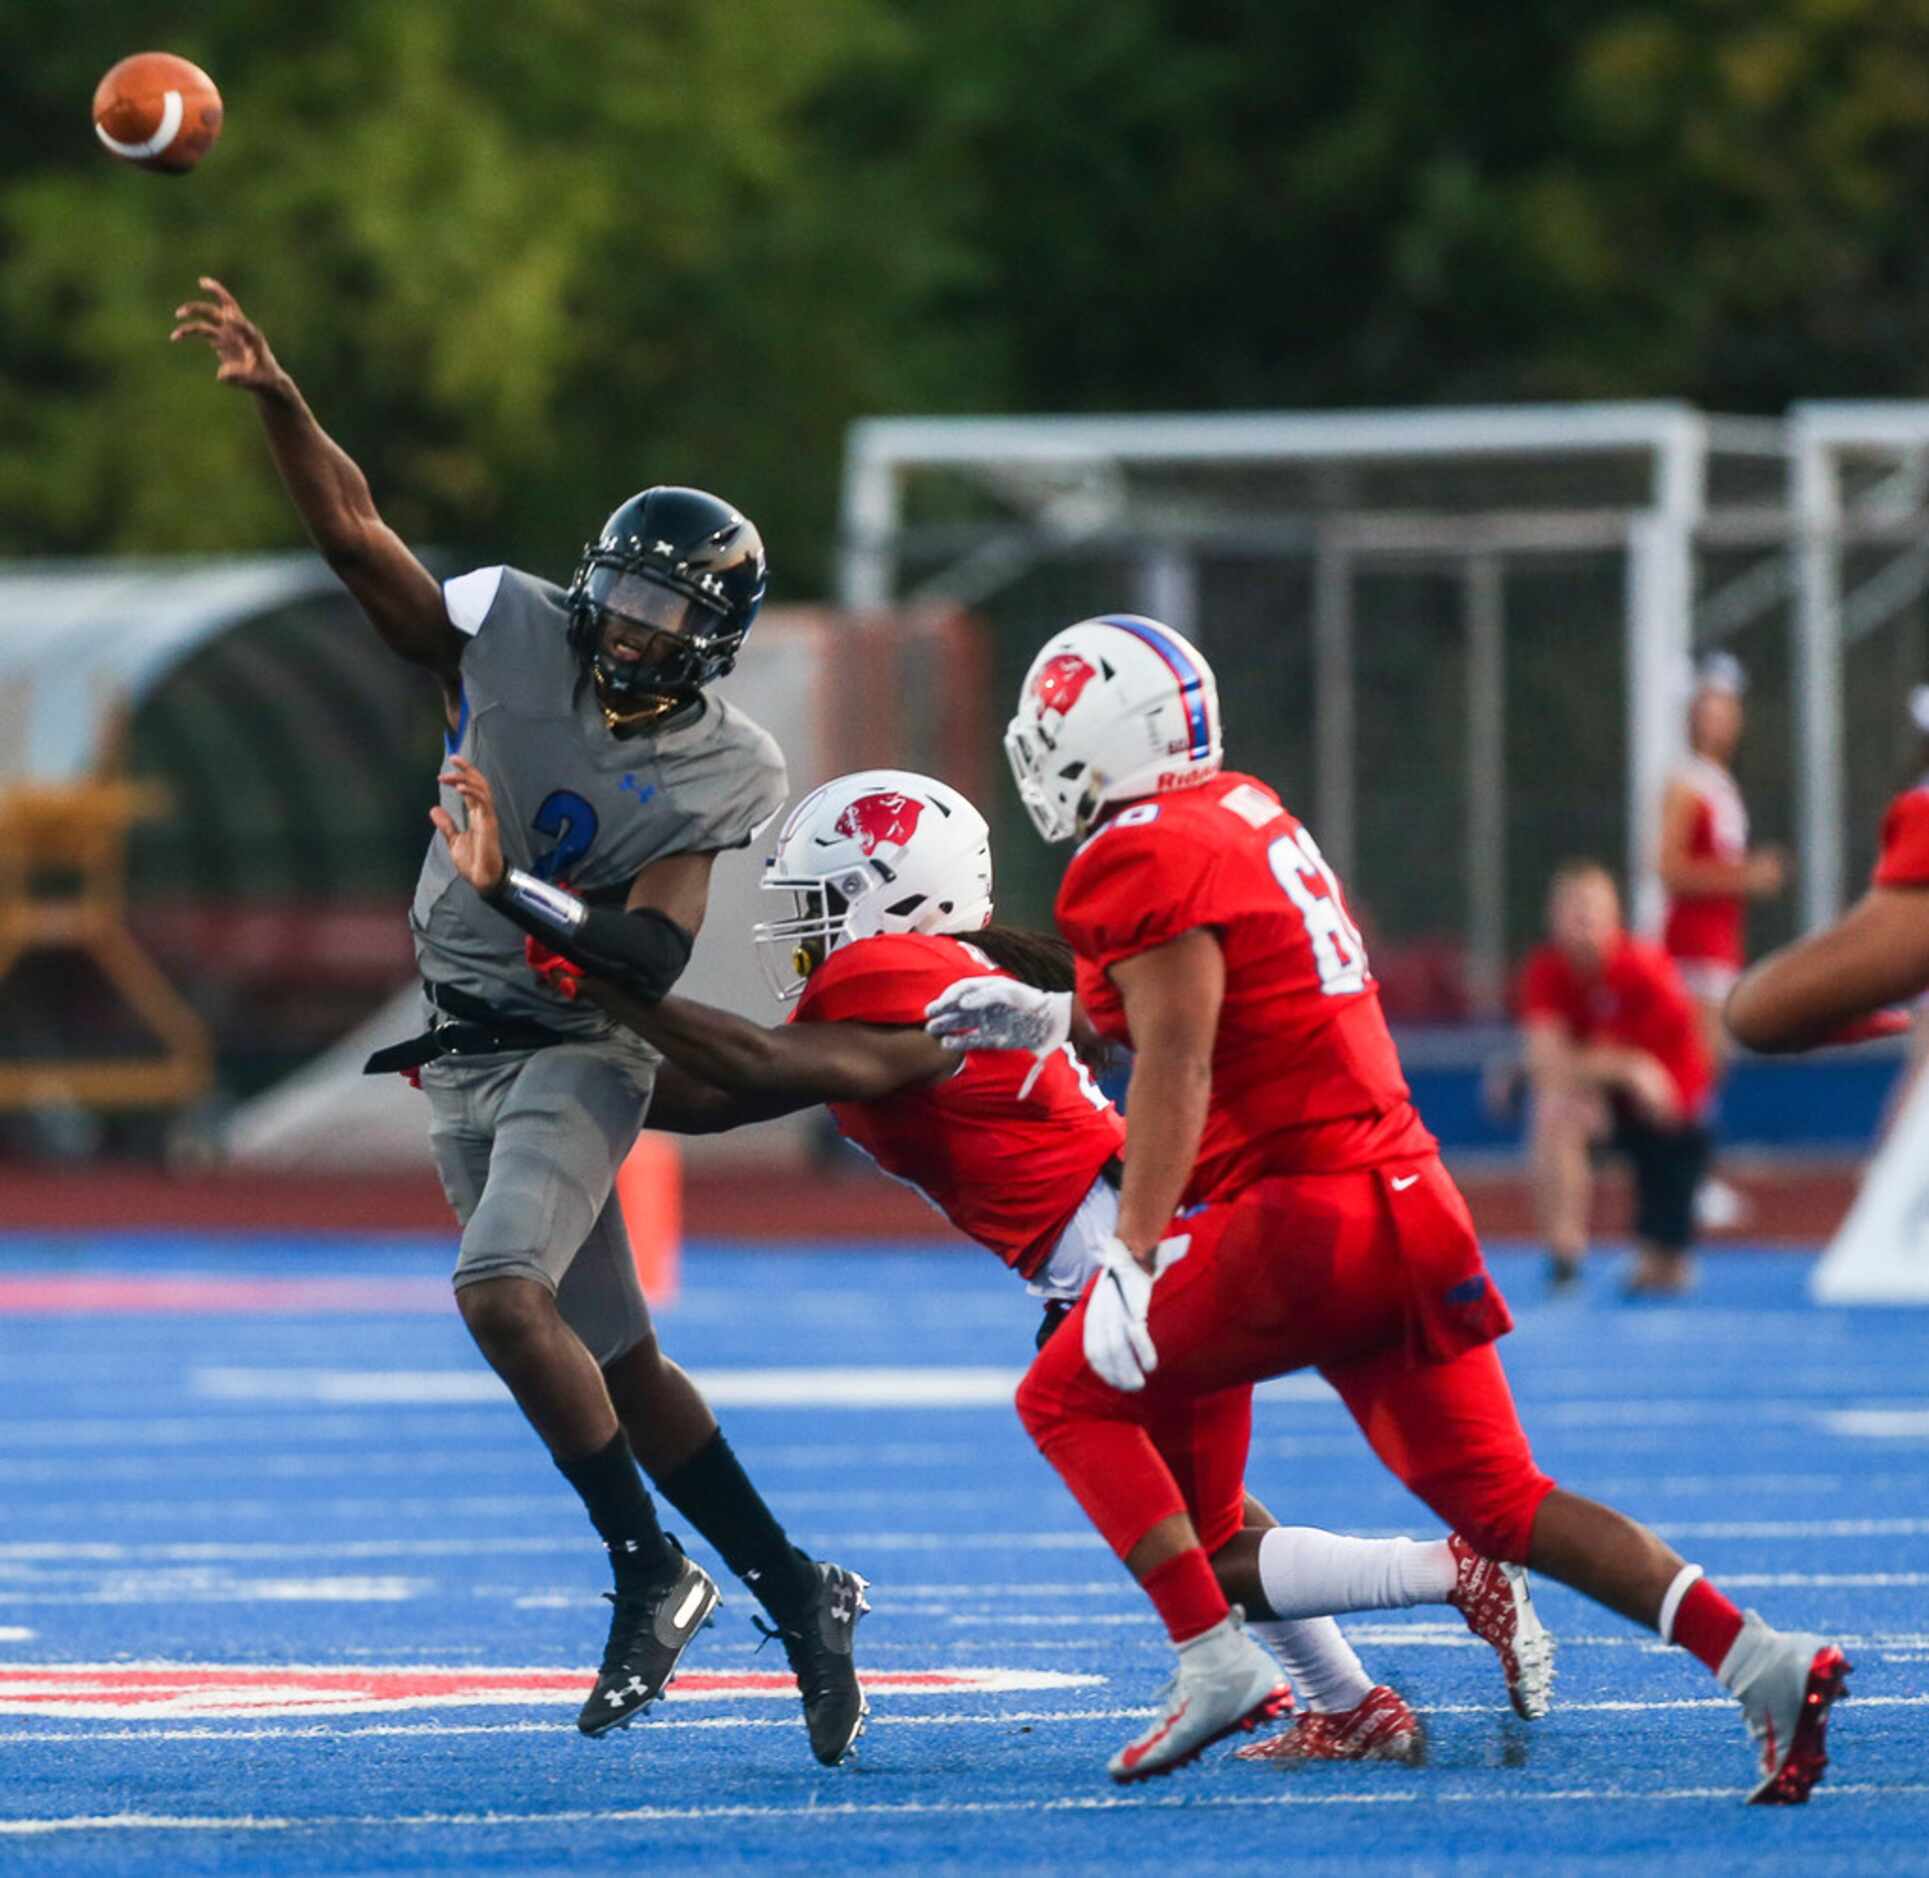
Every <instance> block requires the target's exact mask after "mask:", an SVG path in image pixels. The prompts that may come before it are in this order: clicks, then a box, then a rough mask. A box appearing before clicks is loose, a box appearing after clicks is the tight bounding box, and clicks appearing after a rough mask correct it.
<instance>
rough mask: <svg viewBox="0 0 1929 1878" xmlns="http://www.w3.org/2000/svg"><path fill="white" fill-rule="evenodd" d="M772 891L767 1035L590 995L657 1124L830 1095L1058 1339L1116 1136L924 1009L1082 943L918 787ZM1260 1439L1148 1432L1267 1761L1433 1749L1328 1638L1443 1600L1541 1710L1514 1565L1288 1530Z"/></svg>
mask: <svg viewBox="0 0 1929 1878" xmlns="http://www.w3.org/2000/svg"><path fill="white" fill-rule="evenodd" d="M451 780H452V782H453V784H454V786H455V787H456V788H457V790H458V791H459V792H460V793H461V794H462V795H463V797H464V798H465V801H466V803H467V805H468V811H469V813H468V827H467V829H466V830H465V831H464V833H463V834H462V835H461V837H460V838H459V840H458V841H456V842H452V844H451V846H452V850H453V852H454V854H455V857H456V860H457V864H458V865H459V866H460V867H462V869H463V871H464V872H465V873H467V874H468V875H469V876H470V878H471V879H472V880H480V881H482V882H484V883H485V884H486V882H487V881H488V880H489V878H490V877H491V874H492V872H493V870H494V869H495V868H496V867H498V866H499V865H500V861H499V859H498V858H497V853H496V845H497V844H495V842H494V836H493V828H494V810H493V806H492V804H491V801H490V796H489V790H488V785H487V783H486V781H485V780H484V779H482V778H481V777H480V775H479V774H477V773H476V772H474V771H473V770H471V769H470V768H469V766H467V765H466V764H461V763H458V764H456V765H455V766H454V767H453V768H452V771H451ZM764 886H765V888H766V889H767V890H770V891H772V892H773V893H775V894H778V895H781V896H783V897H784V899H785V900H786V902H787V904H788V909H789V910H788V913H787V915H786V916H785V917H782V918H779V919H774V920H771V921H769V922H767V923H766V924H765V925H763V926H761V927H759V929H758V939H759V942H760V956H761V957H762V958H763V960H764V962H765V964H766V967H767V976H768V977H769V978H770V980H771V984H772V988H773V990H775V991H776V992H777V994H778V996H779V998H780V999H782V1000H784V1001H791V1000H795V1005H794V1008H793V1010H792V1013H791V1022H790V1023H789V1024H787V1025H783V1026H779V1027H777V1028H775V1029H769V1028H766V1027H764V1026H762V1025H759V1024H754V1023H750V1022H748V1021H746V1020H745V1019H742V1018H739V1017H736V1016H733V1015H732V1014H731V1013H729V1012H725V1011H719V1010H715V1009H712V1008H711V1007H709V1006H706V1005H702V1004H698V1003H695V1002H693V1001H691V1000H689V999H685V998H672V999H666V1000H664V1001H663V1002H661V1003H653V1004H645V1003H642V1002H641V1001H639V1000H638V999H637V998H635V997H634V996H630V995H625V994H624V993H623V992H622V991H621V990H620V989H619V988H616V987H612V986H608V985H601V984H598V983H597V982H596V981H595V980H593V979H592V980H588V981H585V982H586V984H587V988H588V990H589V994H590V995H592V996H595V997H596V998H598V999H599V1001H601V1002H603V1003H604V1004H605V1005H606V1006H607V1008H609V1009H610V1010H611V1011H612V1013H613V1014H614V1015H616V1016H618V1017H619V1018H621V1019H622V1020H623V1021H624V1022H626V1023H628V1024H629V1025H631V1026H632V1027H633V1028H634V1029H636V1030H637V1031H638V1032H639V1033H641V1034H642V1035H643V1036H645V1037H646V1038H647V1039H648V1040H649V1041H650V1042H651V1043H653V1044H655V1045H656V1046H657V1047H658V1048H660V1049H662V1050H663V1051H664V1052H665V1053H666V1057H667V1059H668V1060H667V1061H666V1062H665V1064H664V1065H663V1067H662V1069H661V1071H660V1073H659V1082H658V1092H657V1102H656V1106H655V1107H654V1108H653V1110H652V1116H651V1119H652V1125H653V1126H655V1127H658V1128H664V1129H668V1130H670V1131H672V1132H682V1133H710V1132H716V1131H718V1130H721V1129H724V1128H729V1127H733V1126H735V1125H737V1124H739V1123H742V1122H746V1121H753V1120H758V1119H764V1118H768V1117H770V1116H774V1115H779V1114H784V1113H787V1112H790V1111H792V1110H795V1109H798V1108H803V1107H808V1106H811V1105H813V1104H815V1103H818V1102H824V1103H827V1104H828V1106H829V1109H830V1113H831V1115H832V1118H833V1119H834V1120H835V1121H836V1123H837V1126H838V1128H839V1130H840V1132H842V1133H843V1135H844V1136H845V1137H846V1139H848V1140H849V1141H850V1142H851V1143H852V1144H853V1145H854V1146H856V1147H858V1148H860V1149H862V1150H863V1151H864V1152H865V1153H866V1154H868V1155H870V1156H871V1158H872V1159H874V1160H875V1161H876V1162H877V1163H878V1165H879V1166H880V1167H882V1168H883V1169H884V1171H885V1172H886V1173H889V1174H892V1175H894V1176H895V1177H897V1178H899V1179H902V1180H905V1181H907V1182H908V1183H910V1184H911V1185H913V1186H914V1187H916V1188H917V1189H918V1190H919V1191H920V1192H922V1193H923V1194H924V1195H925V1196H926V1198H928V1199H929V1200H930V1201H931V1202H932V1203H933V1204H934V1205H935V1206H937V1207H938V1208H939V1209H940V1210H941V1211H942V1212H943V1213H944V1214H945V1215H946V1217H947V1218H949V1219H950V1220H951V1221H952V1222H953V1224H954V1225H956V1226H957V1227H958V1229H959V1230H960V1231H961V1232H962V1233H964V1234H965V1235H966V1236H967V1237H969V1238H972V1239H975V1240H976V1241H977V1242H978V1243H979V1244H981V1245H983V1246H985V1247H986V1248H987V1249H988V1250H989V1251H991V1252H993V1253H994V1254H995V1255H996V1256H997V1257H998V1258H999V1259H1000V1260H1002V1261H1003V1262H1004V1263H1005V1264H1006V1265H1008V1266H1010V1267H1011V1268H1012V1269H1013V1270H1014V1271H1016V1272H1017V1273H1018V1274H1019V1275H1020V1276H1022V1277H1024V1278H1026V1279H1027V1280H1029V1281H1030V1289H1031V1291H1032V1292H1033V1293H1034V1295H1037V1296H1040V1297H1043V1298H1045V1299H1046V1300H1047V1306H1046V1315H1045V1322H1044V1326H1043V1327H1042V1329H1041V1331H1040V1335H1039V1342H1040V1343H1041V1345H1042V1344H1043V1342H1044V1341H1045V1340H1046V1339H1047V1337H1049V1336H1050V1334H1051V1333H1052V1332H1053V1331H1054V1330H1056V1328H1057V1326H1058V1325H1059V1323H1060V1322H1061V1321H1062V1320H1063V1318H1064V1317H1065V1315H1066V1314H1067V1312H1068V1311H1069V1310H1070V1307H1071V1304H1072V1302H1073V1301H1075V1300H1076V1299H1077V1297H1078V1295H1079V1293H1080V1292H1081V1291H1082V1290H1083V1289H1084V1287H1085V1285H1086V1284H1087V1283H1088V1282H1089V1280H1090V1278H1091V1276H1092V1273H1093V1271H1094V1270H1095V1269H1096V1266H1095V1259H1094V1251H1093V1248H1094V1247H1095V1246H1097V1245H1099V1244H1101V1243H1102V1242H1103V1241H1104V1239H1105V1237H1106V1235H1107V1234H1108V1233H1109V1232H1110V1230H1111V1228H1112V1226H1113V1224H1114V1222H1115V1220H1116V1218H1117V1212H1118V1192H1117V1183H1118V1180H1119V1155H1120V1150H1121V1148H1122V1146H1123V1144H1124V1141H1125V1127H1124V1123H1123V1121H1122V1120H1121V1118H1120V1116H1119V1114H1118V1112H1117V1110H1116V1109H1114V1108H1113V1107H1112V1105H1111V1104H1110V1103H1109V1102H1108V1101H1106V1099H1105V1097H1104V1096H1103V1095H1102V1094H1101V1093H1100V1092H1099V1090H1098V1089H1097V1088H1096V1086H1095V1085H1094V1084H1093V1082H1092V1081H1091V1078H1090V1076H1089V1075H1088V1073H1087V1071H1086V1069H1085V1066H1084V1063H1083V1062H1082V1060H1081V1059H1080V1058H1079V1057H1078V1056H1077V1055H1076V1054H1075V1053H1074V1051H1073V1050H1071V1049H1070V1048H1058V1049H1054V1050H1052V1051H1050V1052H1048V1053H1046V1054H1045V1055H1043V1056H1042V1057H1040V1058H1039V1059H1038V1061H1037V1062H1036V1063H1035V1064H1031V1065H1028V1064H1026V1063H1024V1062H1022V1061H1014V1060H1013V1059H1012V1058H1011V1057H1008V1056H1005V1057H991V1056H986V1057H975V1058H969V1059H966V1060H965V1061H964V1062H962V1063H961V1062H960V1060H959V1058H958V1057H957V1056H956V1055H955V1054H954V1053H952V1052H949V1051H947V1050H945V1049H944V1048H943V1047H942V1046H941V1045H939V1044H938V1043H937V1042H936V1041H935V1040H934V1039H932V1038H931V1037H929V1036H927V1035H926V1033H925V1030H924V1014H925V1009H926V1007H927V1005H928V1004H929V1003H930V1002H931V1001H932V999H933V998H935V997H937V996H938V995H939V994H941V993H942V992H943V991H944V990H945V989H946V988H947V987H948V986H950V985H952V984H954V983H956V982H958V981H959V980H960V979H961V978H983V977H985V976H986V975H987V974H999V975H1000V982H1007V983H1009V982H1015V981H1016V980H1017V979H1023V980H1025V981H1026V982H1029V983H1031V984H1034V985H1039V986H1043V987H1045V988H1051V987H1053V986H1064V987H1069V985H1070V984H1071V981H1072V960H1071V955H1070V952H1069V950H1068V948H1066V947H1065V946H1064V944H1063V943H1062V942H1061V941H1059V940H1056V939H1051V938H1047V937H1043V936H1041V935H1037V934H1031V933H1022V932H1014V931H1012V930H1010V929H1008V928H1000V927H994V926H991V925H990V924H989V923H988V922H989V921H990V919H991V913H992V903H991V853H990V846H989V841H988V831H987V829H986V827H985V824H984V820H983V818H982V817H981V816H980V815H979V814H978V813H977V811H976V810H975V809H974V808H973V807H972V806H971V804H970V803H969V802H967V801H966V800H965V799H964V797H962V796H961V795H959V794H958V793H957V792H956V791H955V790H953V789H950V788H948V787H946V785H944V784H943V783H939V782H936V781H933V780H932V779H931V778H929V777H924V776H917V775H913V774H910V773H909V772H906V771H902V770H881V771H880V770H872V771H866V772H863V773H861V774H858V775H855V776H846V777H842V778H840V779H839V780H837V781H836V782H833V783H829V784H826V785H825V786H824V787H823V788H821V789H819V790H817V791H816V792H815V793H813V794H812V795H810V796H808V797H807V798H806V799H805V800H804V801H803V802H802V803H801V804H800V805H799V806H798V808H797V809H796V811H795V812H794V813H793V814H792V815H791V817H790V819H789V821H788V822H787V823H786V825H785V827H784V830H783V832H782V834H781V835H780V836H779V839H778V843H777V849H776V852H775V854H774V856H773V857H772V859H771V861H770V863H769V865H768V867H767V868H766V870H765V876H764ZM773 961H774V962H775V964H774V966H773ZM547 969H550V970H551V971H552V972H553V969H554V968H553V967H551V968H547ZM1005 974H1011V975H1013V976H1005ZM579 978H580V975H579ZM552 982H553V979H552ZM1251 1422H1252V1392H1251V1390H1250V1388H1245V1387H1241V1388H1235V1389H1230V1390H1226V1391H1222V1392H1220V1393H1219V1394H1218V1395H1216V1396H1214V1397H1212V1398H1211V1399H1210V1400H1208V1401H1206V1402H1203V1403H1185V1404H1178V1405H1175V1408H1174V1412H1173V1413H1172V1414H1171V1415H1170V1416H1168V1417H1166V1418H1165V1419H1164V1420H1163V1421H1162V1422H1160V1423H1158V1424H1156V1425H1155V1426H1154V1427H1153V1429H1152V1431H1151V1434H1152V1439H1153V1440H1154V1442H1155V1444H1156V1445H1157V1446H1158V1448H1159V1450H1160V1452H1161V1453H1162V1454H1163V1455H1165V1456H1166V1457H1167V1460H1168V1462H1169V1464H1170V1465H1171V1466H1172V1468H1173V1469H1174V1471H1175V1473H1177V1474H1178V1476H1179V1477H1180V1478H1182V1479H1184V1480H1185V1481H1186V1483H1187V1503H1188V1505H1189V1506H1190V1507H1191V1508H1192V1509H1193V1513H1194V1517H1195V1519H1196V1521H1197V1523H1198V1526H1199V1530H1200V1532H1201V1534H1202V1538H1203V1543H1204V1544H1205V1546H1206V1548H1207V1550H1208V1551H1209V1552H1210V1553H1211V1554H1212V1556H1213V1560H1214V1566H1215V1569H1216V1571H1217V1572H1218V1574H1219V1578H1220V1581H1221V1583H1222V1584H1223V1585H1224V1586H1225V1588H1226V1590H1227V1594H1228V1595H1229V1596H1231V1597H1233V1598H1236V1599H1239V1600H1241V1601H1242V1602H1244V1603H1246V1604H1247V1605H1248V1607H1249V1608H1251V1609H1253V1610H1254V1611H1255V1612H1256V1613H1258V1614H1260V1615H1261V1616H1262V1617H1263V1618H1269V1619H1270V1620H1271V1621H1269V1622H1268V1623H1267V1624H1266V1630H1265V1634H1266V1636H1267V1639H1268V1641H1269V1642H1270V1643H1271V1644H1272V1646H1273V1648H1274V1649H1275V1650H1276V1651H1277V1652H1278V1654H1279V1656H1280V1658H1281V1660H1282V1661H1284V1662H1285V1663H1286V1665H1287V1667H1288V1669H1289V1670H1290V1671H1291V1672H1292V1675H1293V1679H1294V1681H1295V1682H1296V1683H1297V1684H1298V1685H1299V1686H1300V1689H1301V1691H1302V1692H1303V1693H1304V1695H1305V1696H1306V1699H1307V1701H1308V1703H1309V1705H1310V1707H1309V1712H1308V1713H1306V1714H1303V1715H1301V1716H1300V1717H1298V1718H1297V1720H1296V1721H1295V1723H1294V1725H1293V1727H1292V1728H1291V1729H1290V1730H1288V1731H1287V1732H1286V1733H1285V1734H1283V1735H1280V1736H1276V1737H1274V1738H1273V1739H1271V1740H1269V1741H1267V1742H1265V1743H1264V1744H1262V1745H1263V1747H1264V1749H1265V1751H1266V1755H1267V1757H1268V1758H1276V1759H1328V1760H1352V1759H1366V1758H1398V1757H1402V1756H1404V1755H1406V1754H1408V1753H1410V1752H1411V1751H1412V1750H1413V1748H1414V1747H1415V1746H1416V1744H1417V1742H1418V1738H1419V1724H1418V1722H1417V1721H1416V1719H1415V1718H1414V1715H1413V1712H1412V1711H1411V1709H1409V1708H1408V1707H1407V1705H1406V1704H1405V1702H1404V1701H1402V1700H1401V1698H1400V1697H1399V1696H1398V1695H1397V1694H1396V1693H1395V1692H1394V1691H1393V1690H1391V1689H1388V1688H1385V1687H1383V1686H1375V1685H1374V1684H1372V1683H1371V1681H1370V1680H1369V1678H1368V1677H1367V1675H1366V1673H1365V1671H1364V1670H1363V1669H1362V1668H1361V1666H1360V1663H1359V1659H1358V1657H1357V1656H1355V1655H1354V1653H1353V1651H1352V1649H1351V1647H1350V1646H1349V1645H1348V1644H1347V1642H1346V1640H1345V1639H1344V1637H1343V1636H1341V1634H1340V1632H1339V1629H1338V1627H1337V1626H1336V1625H1335V1624H1333V1622H1332V1621H1331V1615H1330V1613H1331V1612H1333V1611H1337V1610H1374V1609H1385V1608H1389V1607H1393V1606H1404V1605H1413V1604H1419V1603H1448V1604H1451V1605H1453V1606H1454V1607H1455V1608H1456V1609H1458V1610H1460V1611H1461V1612H1462V1614H1463V1616H1465V1618H1466V1620H1467V1622H1468V1625H1469V1627H1470V1628H1472V1629H1473V1630H1474V1632H1475V1634H1476V1635H1478V1636H1481V1637H1483V1638H1484V1639H1486V1640H1487V1641H1488V1642H1490V1643H1491V1644H1493V1646H1494V1647H1495V1649H1496V1651H1497V1652H1498V1653H1499V1655H1500V1658H1501V1662H1502V1667H1503V1670H1504V1671H1505V1672H1506V1673H1507V1676H1508V1680H1509V1685H1510V1688H1511V1689H1512V1691H1513V1693H1514V1696H1515V1701H1516V1705H1517V1707H1519V1708H1520V1709H1521V1711H1522V1712H1523V1713H1525V1714H1529V1715H1535V1714H1541V1713H1544V1712H1545V1711H1546V1708H1547V1703H1548V1690H1547V1684H1548V1681H1549V1679H1550V1676H1551V1665H1552V1646H1551V1643H1550V1642H1549V1640H1548V1639H1547V1638H1546V1634H1545V1632H1544V1631H1542V1629H1541V1628H1540V1625H1539V1622H1538V1620H1537V1619H1536V1617H1535V1615H1534V1611H1533V1607H1532V1603H1531V1601H1530V1600H1529V1599H1528V1597H1527V1595H1526V1591H1525V1587H1524V1586H1523V1585H1522V1584H1520V1583H1519V1575H1518V1574H1517V1573H1514V1572H1513V1571H1512V1570H1511V1568H1503V1567H1501V1566H1498V1565H1496V1564H1494V1563H1493V1562H1492V1561H1489V1560H1486V1559H1482V1558H1480V1557H1478V1556H1477V1555H1476V1554H1475V1553H1474V1552H1473V1551H1472V1549H1471V1548H1470V1547H1468V1546H1466V1545H1464V1544H1462V1543H1460V1542H1459V1541H1457V1540H1439V1541H1432V1542H1427V1543H1420V1544H1416V1543H1415V1542H1413V1541H1411V1540H1404V1539H1400V1540H1360V1539H1350V1538H1346V1537H1343V1536H1341V1535H1337V1534H1332V1533H1324V1532H1319V1531H1315V1530H1313V1529H1311V1528H1304V1527H1294V1528H1288V1527H1280V1526H1276V1525H1274V1523H1273V1521H1272V1519H1271V1516H1270V1515H1269V1514H1268V1513H1267V1512H1266V1511H1265V1509H1264V1508H1263V1507H1261V1506H1260V1505H1259V1503H1258V1502H1257V1501H1255V1500H1252V1499H1251V1498H1250V1497H1249V1496H1248V1495H1247V1494H1246V1492H1245V1489H1244V1470H1245V1461H1246V1450H1247V1445H1248V1441H1249V1437H1250V1432H1251ZM1269 1594H1270V1596H1269Z"/></svg>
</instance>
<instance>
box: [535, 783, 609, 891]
mask: <svg viewBox="0 0 1929 1878" xmlns="http://www.w3.org/2000/svg"><path fill="white" fill-rule="evenodd" d="M598 825H599V824H598V822H597V819H596V811H595V810H594V809H593V808H591V807H590V805H589V804H588V803H587V802H585V801H584V800H583V798H582V797H581V796H579V795H578V794H577V793H576V791H575V790H573V789H552V790H551V791H550V792H549V794H548V795H546V796H544V797H543V799H542V801H541V802H540V803H539V804H538V805H537V807H536V813H535V815H534V817H533V818H532V819H531V821H530V826H531V827H532V828H534V829H535V831H536V832H537V834H539V835H554V836H555V837H556V840H555V844H554V845H553V846H552V847H551V848H549V850H548V851H547V852H546V853H543V854H539V855H537V856H536V857H535V859H534V860H533V861H531V862H530V872H531V873H533V874H534V875H535V876H536V878H537V879H538V880H554V881H564V880H567V879H568V878H569V877H570V875H571V874H572V873H574V872H575V870H576V863H577V862H578V861H580V860H581V859H582V858H583V856H584V855H586V854H587V853H588V852H589V850H590V844H591V843H592V842H594V841H595V839H596V830H597V827H598Z"/></svg>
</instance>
